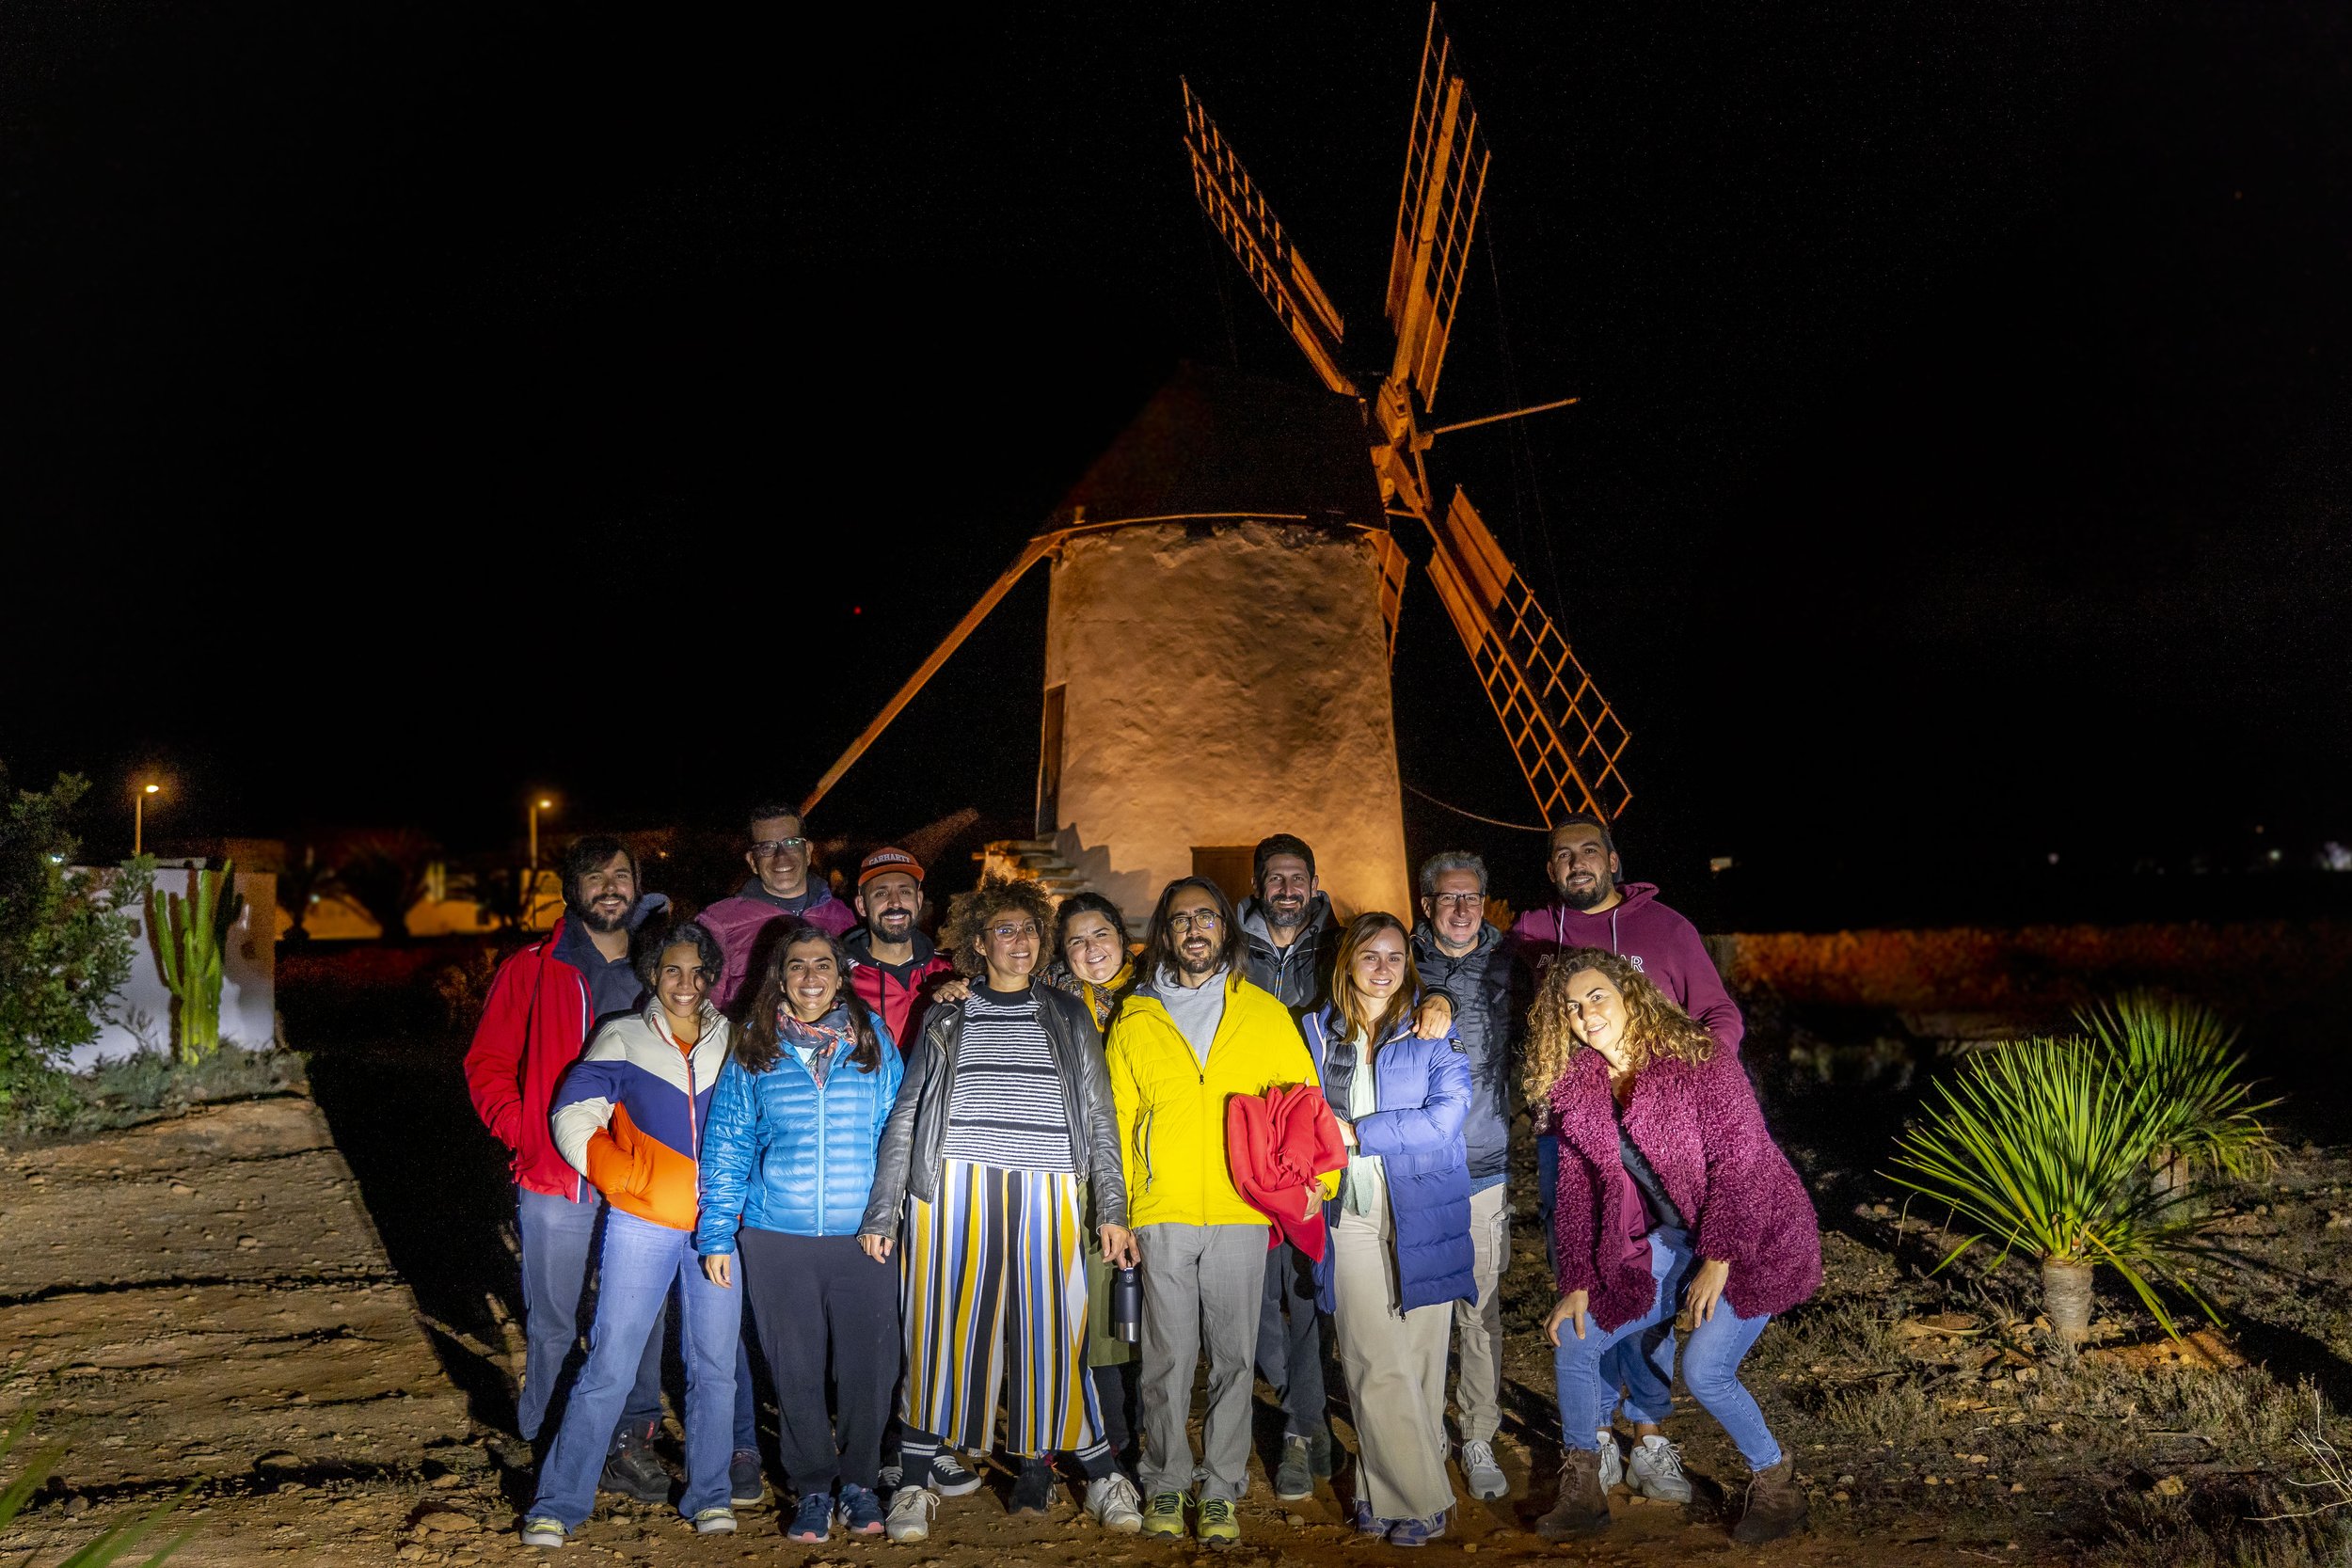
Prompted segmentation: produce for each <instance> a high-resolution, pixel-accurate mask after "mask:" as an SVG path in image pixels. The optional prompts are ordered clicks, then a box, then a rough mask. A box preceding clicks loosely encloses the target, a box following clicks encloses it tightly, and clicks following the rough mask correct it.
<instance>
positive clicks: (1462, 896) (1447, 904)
mask: <svg viewBox="0 0 2352 1568" xmlns="http://www.w3.org/2000/svg"><path fill="white" fill-rule="evenodd" d="M1430 902H1431V903H1433V904H1435V905H1437V906H1438V908H1439V909H1441V910H1476V909H1484V908H1485V907H1486V895H1485V894H1483V893H1440V894H1438V895H1437V896H1436V897H1434V898H1432V899H1431V900H1430Z"/></svg>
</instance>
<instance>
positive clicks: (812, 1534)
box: [784, 1492, 833, 1546]
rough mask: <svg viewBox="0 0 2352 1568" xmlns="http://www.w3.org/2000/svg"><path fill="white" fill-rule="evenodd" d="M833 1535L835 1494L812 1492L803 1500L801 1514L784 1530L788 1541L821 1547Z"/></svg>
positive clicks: (797, 1514)
mask: <svg viewBox="0 0 2352 1568" xmlns="http://www.w3.org/2000/svg"><path fill="white" fill-rule="evenodd" d="M832 1534H833V1494H832V1493H830V1492H810V1493H808V1494H806V1495H804V1496H803V1497H802V1498H801V1507H800V1512H799V1513H795V1514H793V1515H792V1522H791V1523H790V1524H789V1525H787V1526H786V1527H785V1529H784V1538H785V1539H786V1540H787V1541H798V1542H801V1543H803V1544H806V1545H811V1546H820V1545H822V1544H824V1543H825V1541H826V1540H827V1539H828V1538H829V1537H830V1536H831V1535H832Z"/></svg>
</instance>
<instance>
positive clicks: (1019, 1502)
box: [1005, 1454, 1054, 1519]
mask: <svg viewBox="0 0 2352 1568" xmlns="http://www.w3.org/2000/svg"><path fill="white" fill-rule="evenodd" d="M1053 1506H1054V1467H1053V1466H1052V1465H1048V1464H1046V1463H1045V1461H1044V1460H1042V1459H1041V1458H1039V1457H1037V1456H1036V1455H1034V1454H1031V1455H1027V1456H1025V1457H1024V1458H1023V1459H1022V1461H1021V1474H1020V1476H1019V1477H1018V1478H1017V1479H1016V1480H1015V1481H1013V1483H1012V1496H1011V1497H1009V1498H1007V1499H1006V1501H1005V1512H1006V1513H1009V1514H1011V1515H1012V1516H1013V1517H1014V1518H1016V1519H1042V1518H1044V1517H1045V1515H1046V1513H1048V1512H1050V1511H1051V1510H1052V1508H1053Z"/></svg>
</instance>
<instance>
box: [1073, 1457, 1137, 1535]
mask: <svg viewBox="0 0 2352 1568" xmlns="http://www.w3.org/2000/svg"><path fill="white" fill-rule="evenodd" d="M1087 1512H1088V1513H1091V1514H1093V1515H1094V1522H1095V1523H1096V1524H1098V1525H1100V1526H1102V1527H1103V1528H1104V1529H1107V1530H1117V1531H1118V1532H1119V1533H1120V1534H1121V1535H1133V1534H1135V1533H1136V1531H1137V1530H1139V1529H1141V1528H1143V1497H1142V1495H1141V1494H1140V1493H1138V1492H1136V1483H1135V1482H1134V1481H1129V1480H1128V1479H1127V1478H1126V1477H1125V1476H1122V1475H1120V1473H1119V1472H1118V1471H1117V1470H1113V1471H1112V1472H1111V1473H1110V1474H1109V1475H1107V1476H1104V1477H1102V1478H1101V1479H1100V1480H1097V1481H1089V1482H1087Z"/></svg>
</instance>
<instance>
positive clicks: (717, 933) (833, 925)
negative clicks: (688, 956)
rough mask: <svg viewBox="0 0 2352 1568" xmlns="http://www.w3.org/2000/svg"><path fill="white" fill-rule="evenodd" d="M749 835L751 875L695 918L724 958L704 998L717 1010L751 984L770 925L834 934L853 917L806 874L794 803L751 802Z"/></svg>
mask: <svg viewBox="0 0 2352 1568" xmlns="http://www.w3.org/2000/svg"><path fill="white" fill-rule="evenodd" d="M751 837H752V844H751V847H750V848H749V849H747V850H745V851H744V854H743V860H744V863H746V864H748V865H749V866H750V867H751V868H752V874H751V876H749V877H748V878H746V879H744V881H743V885H742V886H741V887H739V888H737V889H736V890H735V896H734V897H732V898H722V899H720V900H719V901H718V902H717V903H715V904H713V905H711V906H710V907H709V908H708V909H707V910H705V911H703V912H702V917H701V918H702V923H703V926H704V928H705V929H707V930H708V931H709V932H710V934H711V935H712V936H714V937H717V938H718V939H719V950H720V951H721V952H723V953H724V954H725V955H726V958H727V966H726V973H725V974H722V975H720V976H719V980H718V983H717V984H716V985H713V986H712V987H711V988H710V1000H711V1002H712V1004H713V1005H715V1006H717V1007H718V1008H719V1010H720V1011H721V1012H724V1011H726V1010H727V1009H728V1008H730V1007H732V1006H735V998H736V994H737V993H738V992H739V991H740V990H743V988H744V987H745V985H746V984H751V985H753V986H754V988H755V989H756V982H755V981H752V980H751V978H750V976H751V973H752V969H753V967H754V965H755V964H757V963H759V962H761V961H763V960H765V959H766V958H767V956H768V952H769V949H770V943H771V927H777V928H778V929H787V928H791V927H798V926H803V925H807V926H814V927H817V928H818V930H820V931H823V932H825V933H826V934H827V935H828V936H835V937H837V936H840V935H842V934H844V933H845V932H847V931H848V930H849V929H850V927H852V926H854V925H856V924H857V916H856V915H855V914H854V913H852V912H851V911H850V906H849V905H847V904H845V903H843V902H842V901H841V900H840V899H838V898H835V897H834V895H833V889H831V888H829V887H827V886H826V885H825V879H823V878H822V877H818V876H812V875H811V874H810V871H809V844H808V830H807V827H806V826H805V825H804V824H803V822H802V821H801V817H800V812H799V810H798V808H796V807H793V806H789V805H786V804H785V803H783V802H782V801H771V802H764V803H762V804H760V805H756V806H754V807H753V808H752V813H751ZM778 922H782V923H783V926H782V927H778Z"/></svg>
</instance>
